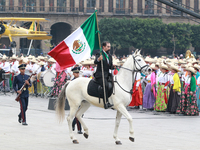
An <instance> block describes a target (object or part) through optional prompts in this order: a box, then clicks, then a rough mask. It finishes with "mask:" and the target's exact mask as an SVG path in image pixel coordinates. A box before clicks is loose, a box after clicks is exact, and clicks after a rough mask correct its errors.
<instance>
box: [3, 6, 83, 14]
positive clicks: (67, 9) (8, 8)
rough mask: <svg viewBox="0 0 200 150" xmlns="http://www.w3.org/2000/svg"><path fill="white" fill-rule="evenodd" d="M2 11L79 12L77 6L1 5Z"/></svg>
mask: <svg viewBox="0 0 200 150" xmlns="http://www.w3.org/2000/svg"><path fill="white" fill-rule="evenodd" d="M0 12H1V13H67V14H70V13H71V14H74V13H76V14H77V13H78V12H79V9H78V8H77V7H64V6H63V7H44V6H40V7H36V6H26V7H23V6H0Z"/></svg>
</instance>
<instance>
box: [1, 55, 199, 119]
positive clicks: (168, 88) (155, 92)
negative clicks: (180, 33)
mask: <svg viewBox="0 0 200 150" xmlns="http://www.w3.org/2000/svg"><path fill="white" fill-rule="evenodd" d="M94 60H95V57H94V56H92V57H91V58H90V59H87V60H85V61H83V62H81V63H79V64H76V65H75V66H73V67H70V68H66V69H64V70H63V69H61V67H60V66H59V64H58V63H56V61H55V60H54V59H53V58H50V57H43V56H38V57H37V58H36V57H34V56H31V55H29V56H28V57H24V56H21V57H17V56H15V55H13V56H12V57H10V58H8V57H6V56H5V55H4V56H3V57H2V58H1V59H0V77H1V76H2V75H3V74H8V76H9V77H7V78H6V79H5V80H1V84H0V85H1V90H2V91H4V90H5V92H9V91H12V90H13V81H14V78H15V76H16V75H18V74H19V68H18V66H19V65H21V64H26V68H25V73H26V74H28V75H31V74H32V73H33V74H34V76H32V78H31V83H32V85H31V87H29V89H28V90H29V93H30V94H32V95H34V96H40V95H43V94H44V93H45V92H46V91H47V90H48V91H49V96H51V97H57V96H58V95H59V93H60V91H61V89H62V87H63V85H64V84H65V83H66V82H67V81H68V80H72V79H74V72H73V69H74V68H78V70H79V76H82V77H88V78H91V79H92V78H94V73H95V71H96V64H95V63H94ZM125 61H126V58H123V59H122V60H119V59H117V58H116V57H114V56H113V70H112V74H113V76H115V75H117V73H118V71H119V70H120V66H122V65H123V63H124V62H125ZM145 62H146V63H147V64H149V66H150V68H151V69H152V71H151V72H149V75H144V74H142V73H136V76H135V82H134V85H133V94H132V100H131V103H130V104H129V107H130V108H139V106H140V107H141V106H142V108H143V109H148V110H154V111H157V112H169V113H177V114H180V115H192V116H195V115H199V111H200V97H199V96H200V95H199V92H200V78H199V76H200V73H199V70H200V66H199V64H200V61H198V60H196V59H195V58H194V57H193V56H192V55H191V54H190V55H189V56H187V57H186V58H173V59H169V58H166V57H165V56H162V57H160V58H157V57H154V58H151V57H149V56H147V57H146V58H145ZM76 70H77V69H76ZM1 71H2V72H1ZM49 71H50V72H51V73H53V75H54V80H53V81H49V82H53V84H52V86H48V85H45V84H44V82H43V80H44V79H43V78H42V77H44V76H43V75H44V74H45V73H46V72H49Z"/></svg>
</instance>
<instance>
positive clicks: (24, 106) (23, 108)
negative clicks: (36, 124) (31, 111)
mask: <svg viewBox="0 0 200 150" xmlns="http://www.w3.org/2000/svg"><path fill="white" fill-rule="evenodd" d="M19 103H20V110H21V112H20V113H19V117H20V118H22V122H26V110H27V107H28V97H20V100H19Z"/></svg>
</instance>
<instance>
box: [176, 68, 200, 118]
mask: <svg viewBox="0 0 200 150" xmlns="http://www.w3.org/2000/svg"><path fill="white" fill-rule="evenodd" d="M186 70H187V71H188V75H189V77H190V79H191V80H190V84H189V86H188V88H187V95H186V97H184V99H185V101H184V103H183V106H184V107H185V108H184V115H187V116H198V115H199V111H198V107H197V99H196V79H195V77H194V75H195V74H196V71H195V69H194V68H193V67H188V68H186ZM177 112H179V111H178V109H177Z"/></svg>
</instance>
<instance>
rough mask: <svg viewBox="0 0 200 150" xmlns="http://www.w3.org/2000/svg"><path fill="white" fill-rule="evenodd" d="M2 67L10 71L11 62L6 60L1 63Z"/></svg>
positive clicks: (0, 66)
mask: <svg viewBox="0 0 200 150" xmlns="http://www.w3.org/2000/svg"><path fill="white" fill-rule="evenodd" d="M0 68H2V69H3V70H4V71H5V72H9V71H10V63H9V62H7V61H6V62H4V63H1V64H0Z"/></svg>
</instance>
